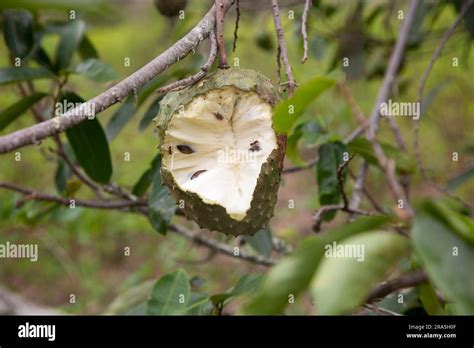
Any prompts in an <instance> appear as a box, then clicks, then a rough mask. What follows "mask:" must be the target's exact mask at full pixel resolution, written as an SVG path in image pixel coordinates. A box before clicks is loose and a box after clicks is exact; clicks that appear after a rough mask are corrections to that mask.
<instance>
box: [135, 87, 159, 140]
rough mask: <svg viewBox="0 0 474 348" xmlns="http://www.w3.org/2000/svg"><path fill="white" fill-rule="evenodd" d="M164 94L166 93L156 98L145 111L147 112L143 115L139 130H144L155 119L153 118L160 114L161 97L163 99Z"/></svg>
mask: <svg viewBox="0 0 474 348" xmlns="http://www.w3.org/2000/svg"><path fill="white" fill-rule="evenodd" d="M163 96H164V95H161V96H159V97H158V98H156V99H155V100H154V101H153V102H152V103H151V105H150V107H149V108H148V110H147V111H146V112H145V114H144V115H143V117H142V119H141V121H140V124H139V125H138V130H139V131H140V132H143V131H144V130H145V129H146V128H147V127H148V126H149V124H150V123H151V121H153V119H154V118H155V117H156V115H158V111H160V101H161V99H163Z"/></svg>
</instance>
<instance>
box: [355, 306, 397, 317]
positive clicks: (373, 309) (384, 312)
mask: <svg viewBox="0 0 474 348" xmlns="http://www.w3.org/2000/svg"><path fill="white" fill-rule="evenodd" d="M362 306H363V307H364V308H367V309H369V310H371V311H374V312H380V313H383V314H388V315H394V316H402V315H403V314H400V313H397V312H394V311H391V310H389V309H386V308H382V307H378V306H376V305H373V304H370V303H364V304H363V305H362Z"/></svg>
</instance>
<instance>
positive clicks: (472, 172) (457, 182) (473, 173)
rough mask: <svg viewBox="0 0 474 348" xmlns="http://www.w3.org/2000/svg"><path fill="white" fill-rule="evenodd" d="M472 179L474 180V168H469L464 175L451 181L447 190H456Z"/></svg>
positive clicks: (457, 176) (461, 174) (459, 175)
mask: <svg viewBox="0 0 474 348" xmlns="http://www.w3.org/2000/svg"><path fill="white" fill-rule="evenodd" d="M472 178H474V166H472V167H470V168H467V169H466V170H464V171H463V172H462V173H460V174H458V175H456V176H455V177H454V178H452V179H451V180H449V181H448V185H447V186H446V188H447V189H448V190H454V189H455V188H457V187H459V186H461V185H462V184H464V183H465V182H467V181H469V180H471V179H472Z"/></svg>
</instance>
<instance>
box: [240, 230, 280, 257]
mask: <svg viewBox="0 0 474 348" xmlns="http://www.w3.org/2000/svg"><path fill="white" fill-rule="evenodd" d="M245 241H246V242H247V243H248V244H249V245H250V246H251V247H252V248H253V249H254V250H255V251H256V252H258V253H259V254H261V255H263V256H265V257H268V256H270V254H271V253H272V250H273V240H272V231H271V230H270V227H267V228H265V229H263V230H260V231H258V232H257V233H255V235H253V236H245Z"/></svg>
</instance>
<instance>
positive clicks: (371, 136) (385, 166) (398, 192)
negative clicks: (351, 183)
mask: <svg viewBox="0 0 474 348" xmlns="http://www.w3.org/2000/svg"><path fill="white" fill-rule="evenodd" d="M339 86H340V90H341V95H342V96H343V97H344V99H345V100H346V102H347V103H348V105H349V107H350V108H351V110H352V112H353V114H354V116H355V117H356V119H357V121H358V122H359V123H360V125H361V127H362V129H364V130H365V137H366V138H367V140H369V141H370V143H371V144H372V148H373V150H374V154H375V157H377V160H378V162H379V165H380V167H381V168H382V170H383V172H384V173H385V175H386V178H387V182H388V187H389V189H390V191H391V193H392V195H393V197H394V198H395V200H396V201H398V200H399V199H401V200H402V201H403V205H404V207H405V211H406V212H407V215H408V218H411V217H413V215H414V212H413V209H412V208H411V205H410V202H409V201H408V197H407V196H406V194H405V191H404V190H403V188H402V187H401V185H400V183H399V182H398V180H397V177H396V174H395V163H394V161H393V160H391V159H388V158H387V156H385V153H384V151H383V149H382V146H380V144H379V143H378V141H377V139H376V137H375V133H374V132H373V131H372V129H371V128H370V124H368V123H367V118H366V117H365V116H364V114H363V113H362V110H361V109H360V108H359V106H358V105H357V103H356V102H355V100H354V98H353V97H352V94H351V93H350V91H349V89H348V88H347V86H346V85H345V84H343V83H341V84H340V85H339ZM364 162H365V161H364ZM362 165H365V164H364V163H363V164H362ZM362 168H363V167H362ZM365 174H366V173H364V176H365ZM357 180H360V178H357ZM363 187H364V185H363V184H362V185H360V188H361V190H362V189H363ZM351 207H353V208H357V206H355V204H354V202H352V205H351Z"/></svg>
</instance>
